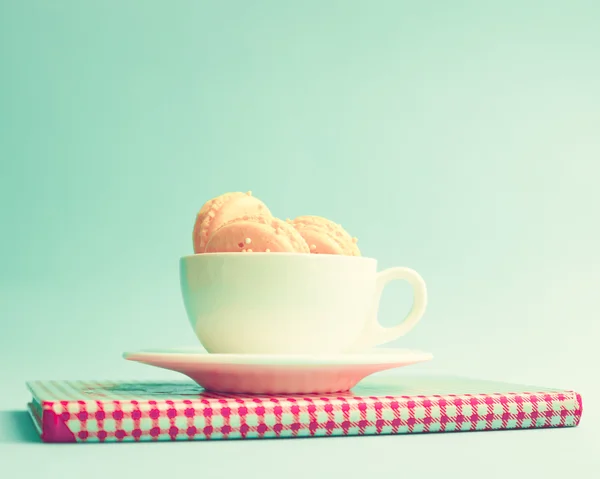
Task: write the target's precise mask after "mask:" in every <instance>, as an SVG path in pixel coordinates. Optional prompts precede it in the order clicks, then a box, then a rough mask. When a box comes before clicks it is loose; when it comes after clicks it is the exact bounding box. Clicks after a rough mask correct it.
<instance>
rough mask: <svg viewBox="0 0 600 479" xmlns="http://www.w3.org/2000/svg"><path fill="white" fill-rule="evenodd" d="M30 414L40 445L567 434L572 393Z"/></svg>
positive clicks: (63, 409) (71, 405)
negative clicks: (558, 430) (559, 430)
mask: <svg viewBox="0 0 600 479" xmlns="http://www.w3.org/2000/svg"><path fill="white" fill-rule="evenodd" d="M38 408H39V411H37V412H36V410H35V409H36V408H35V406H34V407H33V408H32V409H33V413H32V416H34V417H35V416H36V415H37V420H38V421H39V424H40V429H41V436H42V439H43V440H44V441H46V442H124V441H136V442H137V441H161V440H170V441H174V440H218V439H245V438H247V439H254V438H289V437H312V436H360V435H389V434H411V433H433V432H453V431H476V430H502V429H531V428H549V427H573V426H577V425H578V424H579V421H580V418H581V414H582V409H583V407H582V400H581V396H580V395H579V394H577V393H575V392H572V391H561V392H552V393H548V392H543V393H518V394H517V393H515V394H476V395H469V394H465V395H444V396H438V395H433V396H411V397H408V396H400V397H358V398H353V397H346V398H343V397H340V398H281V397H280V398H264V397H263V398H253V399H250V398H244V399H234V398H229V399H199V400H198V399H196V400H185V401H144V402H138V401H123V400H122V401H117V400H115V401H106V402H104V403H103V402H98V401H58V402H44V403H43V404H42V405H41V406H39V407H38Z"/></svg>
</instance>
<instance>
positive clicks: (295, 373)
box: [123, 348, 433, 394]
mask: <svg viewBox="0 0 600 479" xmlns="http://www.w3.org/2000/svg"><path fill="white" fill-rule="evenodd" d="M123 357H124V358H125V359H127V360H129V361H137V362H140V363H144V364H149V365H151V366H156V367H159V368H163V369H170V370H172V371H177V372H180V373H182V374H185V375H186V376H188V377H189V378H191V379H193V380H194V381H196V382H197V383H198V384H199V385H200V386H202V387H203V388H205V389H207V390H210V391H217V392H227V393H246V394H308V393H332V392H342V391H348V390H349V389H351V388H353V387H354V386H355V385H356V384H357V383H358V382H359V381H360V380H362V379H363V378H365V377H367V376H369V375H371V374H373V373H376V372H379V371H383V370H386V369H392V368H397V367H402V366H409V365H411V364H415V363H419V362H423V361H429V360H430V359H432V358H433V356H432V355H431V354H430V353H426V352H422V351H415V350H407V349H393V348H376V349H371V350H367V351H365V352H362V353H348V354H324V355H297V354H295V355H281V354H277V355H274V354H209V353H207V352H206V351H204V350H202V349H193V348H186V349H158V350H145V351H139V352H132V353H129V352H128V353H124V354H123Z"/></svg>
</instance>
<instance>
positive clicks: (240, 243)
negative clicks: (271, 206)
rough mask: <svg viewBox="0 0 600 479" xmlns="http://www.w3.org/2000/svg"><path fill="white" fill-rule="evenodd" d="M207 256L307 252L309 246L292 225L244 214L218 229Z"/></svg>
mask: <svg viewBox="0 0 600 479" xmlns="http://www.w3.org/2000/svg"><path fill="white" fill-rule="evenodd" d="M204 252H205V253H226V252H240V253H283V252H287V253H308V252H309V249H308V244H306V241H304V239H303V238H302V236H301V235H300V233H299V232H298V231H297V230H296V229H295V228H294V227H293V226H292V225H290V224H287V223H286V222H285V221H282V220H280V219H279V218H274V217H272V216H265V215H253V216H249V215H244V216H241V217H238V218H235V219H233V220H230V221H228V222H227V223H225V224H223V225H221V226H220V227H219V228H217V229H216V230H215V231H214V232H213V233H212V235H211V236H210V238H209V240H208V243H207V245H206V248H205V251H204Z"/></svg>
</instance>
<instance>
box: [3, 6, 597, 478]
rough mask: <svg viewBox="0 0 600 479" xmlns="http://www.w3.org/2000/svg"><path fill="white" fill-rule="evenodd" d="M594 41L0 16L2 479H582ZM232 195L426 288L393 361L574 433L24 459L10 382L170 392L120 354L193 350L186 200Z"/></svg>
mask: <svg viewBox="0 0 600 479" xmlns="http://www.w3.org/2000/svg"><path fill="white" fill-rule="evenodd" d="M599 24H600V6H599V4H598V3H597V2H594V1H579V0H575V1H529V2H518V1H512V0H511V1H502V2H500V1H494V2H478V1H448V2H442V1H439V2H431V1H423V2H404V1H391V0H390V1H380V0H377V1H374V0H371V1H361V2H359V1H327V2H323V1H313V0H307V1H301V2H291V1H287V2H285V1H283V2H282V1H266V0H260V1H255V2H241V1H223V2H208V1H197V2H193V1H174V2H156V1H131V0H127V1H115V0H105V1H96V2H77V1H72V0H57V1H53V2H42V1H32V0H23V1H10V0H3V1H0V205H1V206H0V214H1V216H0V228H1V235H0V259H1V264H0V327H1V329H0V359H1V366H0V391H1V395H0V409H2V411H0V418H2V421H3V422H2V424H3V426H2V427H0V429H1V430H2V435H3V436H2V439H0V468H2V467H4V468H5V469H6V470H8V469H9V468H11V467H18V468H20V469H19V470H20V471H21V472H22V474H26V473H30V474H32V475H35V476H37V477H67V476H66V475H65V474H67V472H68V473H72V474H74V476H73V477H79V473H81V471H82V470H84V468H85V469H88V468H90V465H91V464H92V463H96V464H97V465H98V466H97V467H96V466H94V467H93V468H92V469H91V470H90V472H89V475H88V476H87V477H90V478H91V477H100V476H101V475H102V476H103V477H104V476H105V475H106V474H107V471H108V470H109V469H107V468H108V467H109V466H108V464H111V466H110V471H112V472H111V473H114V474H115V475H116V476H119V472H124V471H127V470H130V471H131V470H133V468H134V467H135V468H136V469H135V470H136V471H137V472H138V473H140V474H145V475H147V476H152V473H155V474H158V473H159V472H160V473H161V474H163V475H164V474H166V473H167V471H168V472H169V473H172V474H183V473H185V472H186V471H188V472H189V471H190V470H192V469H193V470H194V471H197V473H198V474H201V473H202V474H204V475H205V477H211V478H217V477H233V475H234V474H245V475H246V476H250V477H254V476H259V475H260V476H261V477H271V476H273V475H274V474H275V473H277V472H278V470H279V471H281V469H280V468H285V467H287V466H286V464H296V465H298V464H301V463H304V464H310V466H307V467H310V471H309V470H305V469H303V468H302V467H294V469H293V470H292V471H291V472H287V473H286V475H289V477H306V476H308V475H313V476H315V477H320V475H323V476H325V475H327V474H333V473H338V474H340V475H342V474H343V475H350V477H354V476H353V475H352V474H355V475H369V476H373V475H374V474H377V473H390V472H395V471H396V473H400V472H404V473H413V474H419V477H424V476H425V475H426V474H427V473H428V472H431V473H432V474H433V473H436V474H441V473H444V474H450V475H451V473H452V471H453V466H451V465H449V461H450V462H452V460H455V459H456V460H460V461H468V463H465V462H463V464H469V467H466V466H465V467H462V466H461V467H460V471H461V473H462V475H463V477H465V475H469V474H470V473H473V474H475V473H481V472H482V471H487V474H489V477H497V476H496V474H497V475H498V477H500V475H503V476H505V475H506V474H508V473H510V472H512V471H514V470H519V471H522V472H523V474H525V473H535V474H541V473H548V474H550V473H554V474H566V473H567V472H569V471H573V470H575V471H577V470H579V469H578V468H579V467H589V466H592V465H594V464H595V465H599V464H598V460H597V459H595V456H594V454H595V453H594V454H592V452H593V451H597V446H598V444H599V443H600V440H599V439H598V436H597V435H596V434H594V424H596V428H597V426H598V421H597V419H598V409H597V403H598V401H599V400H600V396H599V394H598V393H599V388H598V381H599V380H598V373H597V369H598V366H599V365H600V361H599V360H598V357H597V353H596V352H595V349H596V345H597V341H598V339H599V336H600V326H599V324H600V323H599V321H598V306H599V299H598V298H599V294H598V293H599V290H600V279H599V268H600V252H599V250H598V245H599V244H600V226H599V219H598V218H599V214H598V209H599V207H600V193H599V190H598V188H599V187H598V181H599V178H600V134H599V132H600V129H599V125H600V56H599V52H600V29H599V28H598V25H599ZM236 190H242V191H246V190H252V191H253V192H254V194H255V195H256V196H258V197H259V198H261V199H262V200H264V201H265V202H266V203H267V204H268V205H269V206H270V207H271V209H272V211H273V213H274V214H276V215H279V216H283V217H288V216H289V217H293V216H296V215H300V214H318V215H323V216H327V217H330V218H332V219H334V220H336V221H338V222H339V223H341V224H342V225H344V227H346V228H347V229H348V230H349V231H350V232H351V233H352V234H353V235H355V236H357V237H358V238H359V239H360V241H359V245H360V247H361V248H362V251H363V253H364V254H365V255H367V256H372V257H376V258H378V259H379V262H380V267H382V268H383V267H389V266H395V265H404V266H410V267H412V268H414V269H416V270H418V271H419V272H420V273H421V274H422V275H423V277H424V278H425V280H426V281H427V283H428V287H429V294H430V305H429V309H428V311H427V313H426V315H425V317H424V319H423V321H422V323H421V324H420V325H419V326H418V327H417V328H416V329H415V330H414V331H413V332H412V333H411V334H410V335H409V336H407V337H406V338H404V339H402V340H399V341H397V342H396V343H394V345H395V346H398V347H414V348H420V349H425V350H429V351H431V352H433V353H434V355H435V360H434V361H433V362H431V363H430V364H427V365H423V366H419V367H418V368H415V369H414V370H415V371H418V370H419V368H420V370H422V371H423V372H428V371H435V372H446V373H451V374H461V375H467V376H473V377H482V378H491V379H497V380H508V381H520V382H525V383H528V384H536V385H541V386H550V387H552V386H554V387H564V388H572V389H576V390H578V391H579V392H581V393H582V394H583V396H584V407H585V411H584V420H583V421H582V425H581V427H580V428H578V429H575V430H569V431H530V432H515V433H482V434H471V435H468V434H454V435H444V436H441V435H439V436H420V437H403V438H400V437H391V438H363V439H350V440H342V439H340V440H337V439H330V440H308V441H303V440H302V441H280V442H274V441H265V442H250V443H240V442H237V443H227V444H225V443H219V444H198V443H195V444H178V445H175V444H167V445H162V446H152V445H150V446H137V445H133V446H118V445H117V446H114V447H113V446H106V447H104V446H103V447H83V448H79V447H77V446H67V447H59V448H56V447H52V446H45V445H41V444H35V443H32V442H31V441H32V440H33V438H32V433H31V430H30V426H29V425H28V424H27V422H26V418H25V416H24V413H22V412H19V411H22V410H23V409H24V405H25V403H26V402H27V399H28V395H27V391H26V390H25V387H24V382H25V381H26V380H30V379H50V378H108V377H109V378H132V377H133V378H174V377H178V376H176V375H173V374H171V373H169V372H166V371H160V370H153V369H151V368H149V367H143V366H141V365H136V364H131V363H126V362H125V361H124V360H122V359H121V353H122V352H123V351H125V350H135V349H140V348H148V347H174V346H181V345H190V344H191V345H193V344H194V343H195V337H194V336H193V333H192V330H191V328H190V326H189V325H188V323H187V320H186V317H185V312H184V309H183V305H182V301H181V298H180V293H179V283H178V259H179V257H180V256H182V255H186V254H189V253H190V252H191V248H192V244H191V231H192V226H193V221H194V216H195V213H196V212H197V210H198V209H199V208H200V207H201V205H202V203H203V202H204V201H206V200H207V199H209V198H211V197H212V196H215V195H217V194H220V193H223V192H225V191H236ZM409 306H410V296H409V290H408V287H402V286H401V285H398V286H392V287H390V289H389V290H388V291H387V292H386V294H385V296H384V298H383V304H382V308H381V320H382V322H383V323H384V324H393V322H394V321H395V320H397V319H398V317H399V315H400V314H401V311H402V312H403V310H405V309H407V308H408V307H409ZM17 427H18V429H17ZM499 451H504V452H502V453H500V452H499ZM566 451H569V452H568V453H567V452H566ZM359 455H360V456H359ZM33 457H35V461H31V460H30V459H31V458H33ZM167 457H168V458H169V459H168V458H167ZM507 457H510V458H512V459H511V460H510V461H508V462H504V463H500V464H498V465H496V466H492V464H493V463H494V461H498V460H501V459H502V458H507ZM351 458H352V459H351ZM355 458H356V459H355ZM294 461H297V462H295V463H294ZM511 461H512V462H511ZM66 464H69V465H68V466H66ZM0 471H3V470H2V469H0ZM66 471H67V472H66ZM78 471H79V472H78ZM161 471H162V472H161ZM42 474H44V475H43V476H42ZM1 475H3V474H2V472H0V476H1ZM273 477H275V476H273Z"/></svg>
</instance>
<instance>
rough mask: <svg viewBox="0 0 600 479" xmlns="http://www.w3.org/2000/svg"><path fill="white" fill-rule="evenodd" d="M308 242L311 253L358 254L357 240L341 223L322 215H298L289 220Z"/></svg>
mask: <svg viewBox="0 0 600 479" xmlns="http://www.w3.org/2000/svg"><path fill="white" fill-rule="evenodd" d="M289 224H291V225H292V226H294V228H295V229H296V231H298V232H299V233H300V235H301V236H302V237H303V238H304V240H305V241H306V243H307V244H308V247H309V251H310V252H311V253H313V254H337V255H345V256H360V255H361V253H360V250H359V249H358V245H357V244H356V243H357V242H358V240H357V239H356V238H353V237H351V236H350V234H348V232H347V231H346V230H345V229H344V228H342V226H341V225H339V224H337V223H334V222H333V221H331V220H328V219H327V218H323V217H322V216H299V217H298V218H296V219H294V220H291V221H289Z"/></svg>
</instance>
